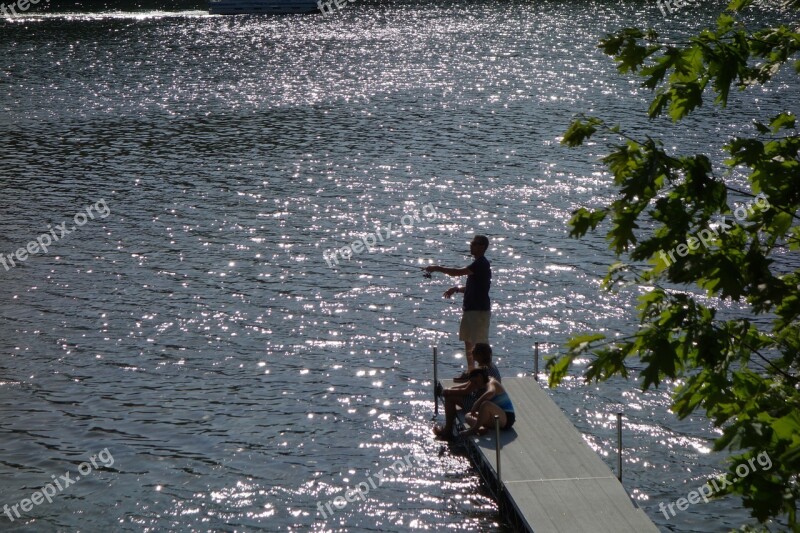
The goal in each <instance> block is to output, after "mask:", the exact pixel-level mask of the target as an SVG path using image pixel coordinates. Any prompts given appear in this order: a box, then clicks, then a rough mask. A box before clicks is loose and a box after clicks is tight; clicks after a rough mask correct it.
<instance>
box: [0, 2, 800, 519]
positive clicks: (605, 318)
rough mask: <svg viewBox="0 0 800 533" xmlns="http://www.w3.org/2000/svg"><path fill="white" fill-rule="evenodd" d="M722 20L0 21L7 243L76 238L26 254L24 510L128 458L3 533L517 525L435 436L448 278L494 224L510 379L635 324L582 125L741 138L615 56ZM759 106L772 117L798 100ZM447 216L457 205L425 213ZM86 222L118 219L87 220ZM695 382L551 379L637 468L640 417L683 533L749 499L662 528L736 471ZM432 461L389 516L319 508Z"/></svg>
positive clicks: (600, 13)
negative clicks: (581, 143) (570, 135)
mask: <svg viewBox="0 0 800 533" xmlns="http://www.w3.org/2000/svg"><path fill="white" fill-rule="evenodd" d="M717 8H718V6H716V5H713V4H712V3H708V4H704V6H703V7H702V8H700V7H693V8H691V10H690V12H687V13H685V14H682V15H681V16H680V17H679V16H676V17H674V18H672V19H670V20H665V19H663V18H662V17H661V14H660V12H659V11H658V9H657V8H656V7H655V4H649V3H648V4H645V3H635V2H629V3H616V2H611V3H596V2H569V3H567V2H564V3H561V2H547V1H546V2H536V3H523V2H473V3H466V2H455V3H450V2H447V3H441V4H431V3H424V4H423V3H419V4H403V3H396V4H387V5H359V3H358V2H356V3H352V4H348V7H347V8H346V9H345V10H343V11H342V12H341V13H339V14H337V15H335V16H331V17H325V18H323V17H322V16H290V17H227V18H226V17H209V16H207V15H204V14H203V13H201V12H183V13H160V12H152V13H144V14H134V13H118V14H115V15H113V16H111V15H104V16H100V15H88V14H75V15H70V16H45V17H41V16H31V17H29V18H26V19H22V20H19V19H17V20H6V21H0V131H1V132H2V133H3V148H2V151H1V152H0V153H1V154H2V155H0V158H2V165H1V166H0V187H1V189H0V208H1V210H2V213H3V214H2V218H0V253H2V254H6V255H7V254H11V253H14V252H15V251H16V250H17V249H18V248H20V247H24V246H26V245H27V244H28V242H30V241H33V240H35V239H36V238H37V237H39V236H40V235H42V234H48V235H50V237H51V239H50V240H53V239H54V237H53V236H54V235H55V236H59V234H60V229H57V227H58V226H59V225H60V224H61V223H62V222H66V224H67V225H66V227H65V229H67V230H72V231H70V233H69V234H68V235H64V236H63V237H60V236H59V239H58V240H57V241H56V242H53V243H52V244H51V246H50V247H49V249H48V252H47V253H46V254H42V253H38V254H35V255H31V256H30V257H28V258H27V259H26V260H25V261H24V262H22V263H21V264H17V265H16V266H14V267H12V268H9V269H8V270H6V269H5V268H2V267H0V428H1V429H0V431H2V433H0V505H4V504H9V505H12V504H15V503H17V502H19V501H20V500H21V499H23V498H26V497H29V496H30V495H31V493H33V492H34V491H36V490H38V489H39V488H40V487H42V486H43V485H44V484H46V483H48V482H50V481H51V478H52V476H60V475H63V474H64V473H65V472H72V473H73V477H74V476H75V475H76V474H77V473H79V470H78V469H79V467H80V466H81V464H82V463H83V462H85V461H89V460H90V457H91V456H92V455H97V454H99V453H101V452H102V451H103V450H107V455H104V457H108V456H113V464H109V463H111V462H112V461H107V462H106V463H102V462H99V463H98V464H97V467H96V468H90V469H89V470H90V472H89V473H86V470H87V468H86V467H83V472H81V473H86V475H81V476H79V477H80V478H81V479H79V480H78V481H76V482H75V483H74V484H72V485H71V486H69V487H66V488H64V490H63V491H60V492H59V494H57V495H56V496H55V497H54V498H53V502H52V503H47V502H44V503H42V504H41V505H38V506H35V507H33V508H32V509H31V510H30V511H29V512H25V513H23V516H22V517H21V518H18V519H15V521H14V522H13V523H10V521H9V520H8V519H7V518H6V516H5V515H0V520H2V521H3V522H2V528H3V529H8V528H10V529H14V528H16V529H17V530H20V531H24V530H29V531H34V530H35V531H40V530H41V531H48V530H50V531H55V530H59V531H66V530H78V529H80V530H84V531H111V530H127V531H140V530H146V531H168V530H190V529H191V530H197V531H201V530H226V531H250V530H265V531H307V530H317V531H322V530H336V531H407V530H410V529H420V530H430V531H444V530H464V531H504V530H507V526H505V525H503V523H502V519H501V517H500V516H499V515H498V514H497V511H496V507H495V506H494V504H493V502H492V500H491V498H490V497H489V496H488V493H487V492H486V491H485V490H484V489H483V488H482V487H481V484H480V481H479V479H478V477H477V475H476V473H475V472H474V471H473V470H472V469H471V467H470V465H469V462H468V461H467V460H466V459H465V458H463V457H461V456H459V455H458V454H453V453H451V452H450V451H449V450H445V449H443V448H441V446H440V445H439V443H437V442H436V441H434V440H433V439H432V437H431V434H430V425H431V422H430V419H431V415H432V410H433V402H432V398H431V347H432V346H434V345H436V346H438V347H439V350H440V353H441V354H442V357H441V359H442V362H441V371H442V372H443V373H445V375H450V374H453V373H455V372H456V371H457V370H458V368H459V367H460V365H461V364H462V363H463V359H461V358H459V355H460V352H459V350H460V348H463V347H460V346H459V342H458V340H457V333H456V332H457V325H458V319H459V316H460V300H453V301H448V300H444V299H443V298H442V297H441V294H442V292H443V291H444V290H445V289H446V288H447V287H449V286H451V285H452V281H448V280H446V279H443V276H442V275H435V276H434V278H433V279H431V280H426V279H424V278H423V277H422V276H421V273H420V267H421V266H424V265H426V264H430V263H431V262H436V263H442V264H447V265H452V266H463V265H466V264H467V261H468V260H469V259H468V256H467V252H468V247H467V242H468V240H469V239H470V238H471V236H472V235H473V234H475V233H484V234H487V235H489V237H490V239H491V240H492V245H491V248H490V250H489V253H488V257H489V259H490V260H491V261H492V266H493V269H494V283H493V286H492V297H493V302H494V307H493V328H492V334H491V337H492V344H493V345H494V347H495V350H496V354H497V355H498V365H499V367H500V369H501V372H502V373H503V374H504V375H509V376H511V375H517V374H522V373H525V372H529V371H530V369H531V366H532V346H533V343H534V342H537V341H538V342H540V343H542V351H543V353H545V354H547V355H552V354H554V353H557V352H558V350H559V346H560V345H561V344H562V343H563V342H564V341H565V340H566V339H567V338H568V337H569V336H570V335H574V334H576V333H579V332H582V331H586V330H589V329H600V330H603V331H606V332H612V333H613V332H620V333H625V332H629V331H631V330H632V329H633V328H634V327H635V324H634V322H633V320H632V316H633V314H632V305H631V301H632V297H633V296H634V295H635V291H634V292H633V293H628V294H623V295H609V294H605V293H601V292H600V291H599V279H600V278H601V277H602V275H603V274H604V273H605V265H606V264H608V263H609V261H610V260H611V257H610V255H609V253H608V252H607V251H606V244H605V242H604V241H603V238H602V237H601V236H593V237H590V238H587V239H584V240H581V241H575V240H571V239H569V238H568V237H567V231H566V222H567V220H568V219H569V216H570V212H571V211H572V210H573V209H575V208H576V207H578V206H582V205H587V204H593V203H596V202H598V201H600V200H603V199H605V198H608V197H609V196H610V194H611V193H610V190H609V189H608V185H607V184H608V180H607V179H606V177H605V175H604V174H603V172H602V167H601V166H599V165H598V164H597V156H598V155H599V154H602V153H603V152H604V151H605V150H606V148H605V147H604V146H602V145H594V146H589V147H587V148H583V149H580V150H567V149H565V148H562V147H561V146H560V145H559V140H560V136H561V135H562V134H563V132H564V131H565V129H566V127H567V125H568V123H569V121H570V119H571V118H572V117H573V116H574V115H575V114H576V113H579V112H587V113H593V114H596V115H600V116H603V117H606V118H608V119H609V120H611V121H613V122H619V123H621V124H623V125H624V126H625V127H626V128H630V129H631V131H634V132H636V134H637V135H644V134H645V133H652V132H655V133H658V134H660V135H664V136H666V137H667V140H668V142H671V143H673V144H674V145H675V146H676V147H679V148H680V147H697V146H701V147H702V146H703V144H704V143H706V142H708V140H709V139H713V138H715V137H719V136H721V135H726V134H727V133H728V132H730V131H732V130H733V128H734V126H733V125H731V122H733V121H732V120H731V119H730V117H729V116H728V115H725V114H722V113H720V112H719V111H718V110H714V109H712V108H708V109H705V110H703V111H702V112H701V113H699V114H698V116H697V117H693V118H692V119H691V120H688V121H687V123H686V124H684V125H681V126H680V127H678V128H671V127H668V124H667V123H666V122H661V121H659V122H655V123H646V122H645V121H644V119H643V116H644V109H645V106H646V102H647V97H648V94H647V93H644V92H641V90H640V89H638V88H637V84H636V83H635V82H633V81H631V80H630V79H628V78H623V77H620V76H619V75H617V74H616V72H615V70H614V66H613V63H612V62H611V61H610V60H608V59H607V58H605V57H604V56H603V55H602V54H600V53H599V52H597V51H596V48H595V44H596V42H597V41H598V39H599V38H600V37H601V36H602V35H603V34H605V33H606V32H609V31H612V30H614V29H616V28H619V27H623V26H626V25H632V24H639V25H647V24H654V25H657V26H658V27H660V28H661V29H664V30H665V31H670V32H673V33H675V34H680V33H682V32H686V31H691V29H692V28H691V27H689V24H694V25H696V24H704V23H706V22H709V21H711V20H712V19H713V17H714V13H715V11H714V10H715V9H717ZM756 96H757V97H758V98H759V100H758V104H757V105H756V106H750V107H748V113H751V114H752V115H753V117H754V118H755V117H759V118H761V119H763V118H764V117H765V116H770V110H771V109H773V108H775V109H777V105H776V102H778V101H779V100H781V99H785V98H790V97H794V96H796V94H794V93H792V89H791V88H790V87H788V86H786V85H785V84H781V83H776V84H774V85H773V86H771V87H768V88H766V89H761V88H759V89H756ZM795 101H796V100H795ZM737 105H739V104H737V103H736V102H734V103H733V105H732V108H733V109H734V110H736V109H737ZM772 114H774V113H772ZM103 205H105V206H107V208H108V211H102V206H103ZM428 205H430V206H431V207H432V208H434V209H435V210H436V216H435V218H434V217H430V218H426V217H424V216H421V217H419V220H416V221H415V220H412V219H410V218H408V217H407V218H405V219H404V218H403V217H404V215H407V214H409V213H413V212H414V211H415V210H417V211H421V210H422V209H423V207H424V206H428ZM88 206H92V207H94V208H95V209H94V210H93V211H92V214H93V215H94V218H93V219H92V218H90V217H85V218H84V217H83V216H80V217H77V218H76V217H75V215H76V213H79V212H83V213H86V208H87V207H88ZM431 207H429V208H428V209H429V210H430V208H431ZM429 212H430V211H429ZM101 215H106V216H101ZM404 220H405V222H406V226H405V227H404V226H403V221H404ZM409 220H412V222H413V223H410V224H409V223H408V221H409ZM76 222H77V223H76ZM81 223H82V225H81ZM390 225H391V228H390ZM73 227H74V230H73ZM376 228H383V229H384V231H389V228H390V234H388V235H387V236H386V238H385V239H384V240H383V242H380V243H378V244H377V245H376V247H375V249H374V250H373V251H372V252H371V253H370V252H366V251H363V252H361V253H359V254H356V255H355V256H354V257H352V258H350V259H349V260H345V259H341V260H340V264H339V265H338V266H337V265H335V264H333V263H332V264H333V266H332V267H331V266H329V265H328V263H327V262H326V261H325V259H323V252H326V251H329V250H332V249H336V248H342V247H343V246H345V245H348V244H350V243H352V242H353V241H354V240H355V239H357V238H359V237H362V236H364V235H367V234H369V233H372V232H374V231H375V230H376ZM51 229H52V230H53V232H54V233H50V231H51ZM584 363H585V362H584ZM578 370H579V369H578ZM668 392H669V391H668V389H662V390H660V391H655V392H650V393H647V394H643V393H641V392H640V391H638V390H637V388H636V386H635V383H634V382H630V383H626V382H620V381H615V382H611V383H606V384H601V385H585V384H583V383H582V382H581V381H580V380H577V379H570V380H568V381H567V382H566V383H565V385H564V386H562V387H560V388H559V389H557V390H553V391H550V393H551V394H552V396H553V397H554V399H555V400H556V402H557V403H558V404H559V405H560V406H561V407H562V409H563V410H564V411H565V412H566V413H567V414H568V415H569V416H570V417H571V419H572V421H573V422H574V423H575V424H576V425H577V426H578V427H579V429H580V430H581V431H582V432H583V433H584V434H585V438H586V439H587V441H588V442H589V443H590V444H591V445H592V447H593V448H594V449H595V450H596V451H597V452H598V453H600V454H601V456H603V457H604V459H605V460H606V462H607V463H608V464H609V466H612V467H614V465H615V463H616V457H615V455H614V451H613V450H614V449H615V447H616V436H615V427H614V423H613V421H612V413H614V412H615V411H616V410H617V408H618V407H619V406H620V405H622V406H623V410H624V412H625V415H626V424H625V443H626V451H625V456H624V459H625V486H626V488H627V489H628V491H629V492H630V493H631V494H632V496H633V497H634V498H635V499H636V500H637V502H638V503H639V505H641V506H642V507H643V508H644V509H645V510H646V511H647V513H648V514H649V516H650V517H651V518H652V519H653V520H654V521H655V522H656V523H657V524H658V525H659V527H660V528H662V529H663V530H674V531H722V530H726V529H727V528H731V527H737V526H738V525H739V524H740V523H741V522H742V521H744V520H745V519H746V518H747V513H746V512H745V511H744V510H743V509H741V507H740V506H739V504H738V502H737V501H736V500H730V499H727V500H722V501H716V502H712V503H709V504H701V505H694V506H691V507H690V508H689V509H688V510H686V511H684V512H681V513H680V514H678V515H677V516H675V517H669V519H668V518H666V517H665V516H664V515H663V514H662V513H660V512H659V510H658V503H659V502H671V501H674V500H676V499H678V498H680V497H683V496H686V494H687V492H688V491H689V490H692V489H695V488H697V487H699V486H700V485H701V484H702V483H703V482H704V480H705V477H706V476H708V475H710V474H711V473H713V472H714V471H716V469H718V468H719V466H720V461H721V458H720V457H719V456H718V455H715V454H710V453H709V447H710V445H709V440H708V439H709V438H710V437H713V436H714V432H713V431H712V430H711V429H710V426H709V424H708V422H707V421H706V420H705V419H704V418H702V417H696V418H691V419H687V420H683V421H678V420H676V418H675V417H674V416H672V415H671V414H670V413H669V412H668V410H667V406H668V403H669V400H668ZM409 454H416V455H415V458H416V460H415V461H413V462H411V463H410V466H408V467H406V468H398V469H396V471H392V470H391V469H389V470H384V474H386V473H387V472H388V475H386V476H385V479H384V480H383V482H382V484H381V485H380V487H376V488H375V489H374V490H371V492H370V493H369V494H368V496H367V497H366V499H365V501H355V502H351V503H348V504H347V506H346V507H345V508H343V509H340V510H335V513H333V514H332V516H327V517H325V516H323V514H322V513H321V512H320V510H319V509H320V508H321V507H322V508H324V504H325V503H326V502H328V501H330V500H332V499H333V498H334V497H336V496H337V495H342V494H344V491H345V489H347V488H349V487H352V486H355V485H356V484H358V483H360V482H365V481H368V480H369V479H373V480H375V479H376V478H375V476H376V473H377V472H379V471H381V470H382V469H385V468H387V467H390V466H391V465H392V464H394V463H395V461H397V460H398V459H402V458H403V457H406V456H408V455H409ZM318 502H319V503H321V504H322V505H318ZM334 509H335V508H334Z"/></svg>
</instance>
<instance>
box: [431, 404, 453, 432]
mask: <svg viewBox="0 0 800 533" xmlns="http://www.w3.org/2000/svg"><path fill="white" fill-rule="evenodd" d="M456 401H457V398H456V397H455V396H445V397H444V426H435V427H434V428H433V432H434V433H436V434H437V435H439V436H440V437H445V438H447V437H450V436H452V434H453V423H455V421H456V407H457V403H456Z"/></svg>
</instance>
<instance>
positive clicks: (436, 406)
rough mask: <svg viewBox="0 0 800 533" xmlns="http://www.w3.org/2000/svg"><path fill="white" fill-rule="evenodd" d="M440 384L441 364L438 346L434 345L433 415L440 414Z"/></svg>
mask: <svg viewBox="0 0 800 533" xmlns="http://www.w3.org/2000/svg"><path fill="white" fill-rule="evenodd" d="M438 386H439V364H438V356H437V353H436V346H434V347H433V416H439V398H438V396H436V388H437V387H438Z"/></svg>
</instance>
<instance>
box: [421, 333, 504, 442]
mask: <svg viewBox="0 0 800 533" xmlns="http://www.w3.org/2000/svg"><path fill="white" fill-rule="evenodd" d="M473 357H474V358H475V364H476V365H478V367H479V368H484V369H486V371H487V373H488V375H489V376H491V377H493V378H494V379H496V380H497V381H501V379H502V378H501V377H500V371H499V370H497V367H496V366H495V365H494V363H492V347H491V346H489V345H488V344H486V343H483V342H479V343H477V344H476V345H475V348H474V350H473ZM485 392H486V385H483V386H479V385H478V384H477V382H475V381H473V380H469V381H467V382H466V383H462V384H460V385H455V386H453V387H449V388H447V389H444V391H442V394H441V396H442V398H444V413H445V423H444V426H436V427H434V428H433V432H434V433H436V435H437V437H439V438H440V439H445V440H449V439H451V438H453V424H454V423H455V419H456V412H457V409H458V408H459V407H461V408H462V409H463V410H464V411H465V412H469V411H471V410H472V407H473V405H474V404H475V402H476V401H477V400H478V398H480V397H481V396H482V395H483V394H484V393H485Z"/></svg>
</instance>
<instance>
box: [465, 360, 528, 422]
mask: <svg viewBox="0 0 800 533" xmlns="http://www.w3.org/2000/svg"><path fill="white" fill-rule="evenodd" d="M469 380H470V381H471V382H474V383H475V386H476V387H486V392H485V393H483V395H482V396H481V397H480V398H478V400H477V401H476V402H475V404H474V405H473V406H472V410H471V411H470V412H469V413H468V414H466V415H465V416H464V418H465V419H466V421H467V423H468V424H469V425H470V426H471V427H470V429H467V430H464V431H462V432H461V433H459V435H460V436H461V437H471V436H473V435H485V434H486V433H487V432H488V431H489V429H491V428H494V424H495V422H494V417H495V416H498V417H499V419H500V420H499V422H500V429H503V430H507V429H511V426H513V425H514V421H515V420H516V415H515V414H514V404H512V403H511V397H510V396H509V395H508V393H507V392H506V390H505V389H504V388H503V385H502V384H501V383H500V382H499V381H497V380H496V379H495V378H493V377H490V376H489V372H488V371H487V370H486V369H485V368H476V369H475V370H472V371H471V372H470V373H469Z"/></svg>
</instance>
